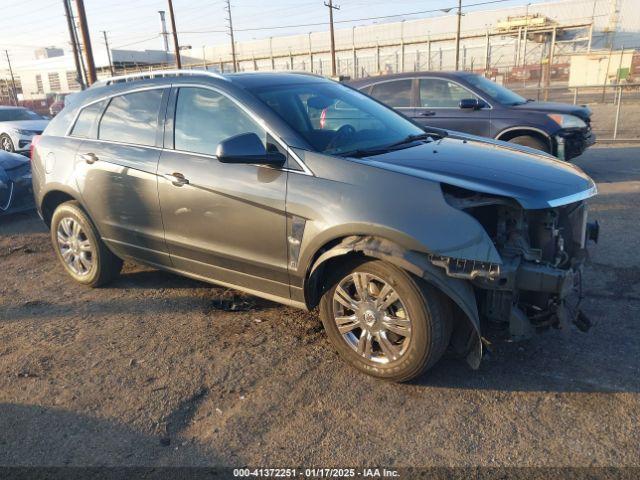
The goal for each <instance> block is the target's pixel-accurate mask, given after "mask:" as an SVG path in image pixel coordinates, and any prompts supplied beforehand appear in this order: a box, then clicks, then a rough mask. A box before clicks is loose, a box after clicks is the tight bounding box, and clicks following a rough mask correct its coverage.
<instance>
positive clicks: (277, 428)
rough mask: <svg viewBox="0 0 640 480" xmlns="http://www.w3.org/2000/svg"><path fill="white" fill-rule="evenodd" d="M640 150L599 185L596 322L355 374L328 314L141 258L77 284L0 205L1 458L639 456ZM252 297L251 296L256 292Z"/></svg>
mask: <svg viewBox="0 0 640 480" xmlns="http://www.w3.org/2000/svg"><path fill="white" fill-rule="evenodd" d="M639 156H640V149H639V148H606V149H604V148H596V149H591V150H590V151H588V152H587V153H586V154H585V155H584V156H583V157H581V158H580V159H578V160H577V162H576V163H578V164H579V165H581V166H582V167H583V168H584V169H585V170H586V171H587V172H588V173H589V174H591V175H592V176H593V177H594V178H595V179H596V180H597V182H598V184H599V189H600V195H599V197H597V198H596V199H594V200H593V201H592V212H593V213H592V215H591V218H597V219H598V220H599V221H600V223H601V229H602V230H601V238H600V243H599V245H597V246H595V247H594V248H592V252H593V255H592V260H591V263H590V265H589V266H588V268H587V272H586V278H585V289H586V297H587V298H586V299H585V301H584V304H583V305H584V310H585V312H586V313H587V314H588V315H589V316H590V317H591V319H592V320H593V321H594V322H595V326H594V328H592V330H591V331H590V332H589V333H587V334H583V333H580V332H578V331H577V330H575V329H572V330H571V331H560V332H558V331H550V332H547V333H544V334H541V335H539V336H536V337H535V338H534V339H532V340H531V341H528V342H525V343H521V344H503V345H499V346H496V347H495V349H494V351H493V353H492V354H490V355H489V356H488V357H487V358H485V359H484V361H483V363H482V365H481V368H480V370H479V371H472V370H470V369H469V368H468V367H467V366H466V364H464V363H463V362H461V361H459V360H453V359H448V360H443V361H441V362H440V363H439V364H438V365H437V366H436V367H435V369H434V370H432V371H431V372H430V373H428V374H427V375H426V376H424V377H423V378H421V379H420V380H419V381H417V382H414V383H412V384H403V385H398V384H390V383H385V382H382V381H378V380H374V379H372V378H369V377H366V376H364V375H361V374H358V373H356V372H355V371H354V370H352V369H351V368H349V367H348V366H347V365H346V364H345V363H343V362H342V361H340V360H339V358H338V357H337V355H336V354H335V353H334V351H333V350H332V348H331V346H330V345H329V344H328V342H327V340H326V339H325V336H324V333H323V330H322V328H321V325H320V322H319V320H318V318H317V316H316V315H315V314H314V313H305V312H301V311H297V310H294V309H290V308H287V307H282V306H279V305H275V304H272V303H268V302H264V301H261V300H257V299H254V298H252V297H241V298H239V299H236V301H237V303H238V304H239V305H240V306H241V307H247V306H249V307H250V308H249V309H248V310H245V311H239V312H229V311H223V310H220V309H219V308H217V306H218V305H219V302H218V300H219V299H220V298H221V297H223V298H229V296H231V295H233V293H232V292H227V291H225V289H221V288H215V287H211V286H209V285H206V284H203V283H199V282H195V281H191V280H187V279H183V278H180V277H177V276H174V275H171V274H168V273H163V272H158V271H154V270H150V269H147V268H142V267H138V266H135V265H130V264H127V265H126V267H125V270H124V273H123V275H122V276H121V278H120V279H119V280H118V281H116V282H115V283H114V284H112V285H110V286H109V287H108V288H101V289H96V290H91V289H88V288H84V287H81V286H79V285H76V284H74V283H73V282H72V281H71V280H70V278H69V277H67V276H66V275H65V274H64V273H63V271H62V268H61V267H60V266H59V265H58V264H57V263H56V260H55V258H54V255H53V252H52V249H51V247H50V244H49V237H48V233H47V232H46V230H45V229H44V227H43V225H42V223H41V222H40V220H39V219H38V218H37V217H36V216H35V215H34V214H28V215H27V214H25V215H15V216H12V217H9V218H2V219H0V274H1V276H2V279H1V280H0V465H49V466H51V465H233V466H237V465H243V464H249V465H252V466H296V465H302V466H312V465H315V466H323V467H328V466H336V467H342V466H355V465H361V466H362V465H364V466H375V465H380V466H390V467H401V466H434V465H437V466H475V465H491V466H595V465H598V466H631V465H633V466H640V443H639V442H638V439H639V438H640V429H639V426H638V425H639V421H640V418H639V417H640V344H639V342H638V335H639V334H640V326H639V323H638V318H640V255H639V254H638V252H640V228H639V227H638V225H640V209H638V205H639V204H640V158H638V157H639ZM243 300H246V301H247V304H245V303H243Z"/></svg>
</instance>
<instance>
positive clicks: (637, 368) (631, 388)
mask: <svg viewBox="0 0 640 480" xmlns="http://www.w3.org/2000/svg"><path fill="white" fill-rule="evenodd" d="M599 338H600V337H599V336H598V334H597V333H595V332H594V333H587V334H584V333H581V332H577V331H575V332H574V331H572V332H568V333H560V332H554V331H550V332H546V333H543V334H540V335H536V336H534V337H533V338H532V339H530V340H528V341H524V342H518V343H506V342H505V343H501V344H494V345H492V351H491V352H489V351H487V350H486V349H485V353H484V356H483V360H482V363H481V364H480V368H479V369H478V370H475V371H474V370H472V369H471V368H470V367H469V366H468V365H467V363H466V362H465V360H464V359H458V358H451V357H449V358H447V357H445V358H443V359H442V360H441V361H440V362H438V363H437V364H436V365H435V366H434V367H433V368H432V369H431V370H430V371H428V372H426V373H425V374H424V375H422V376H421V377H419V378H418V379H416V380H415V381H414V382H413V384H414V385H418V386H423V387H432V388H433V387H437V388H459V389H471V390H494V391H504V392H557V393H569V392H576V393H578V392H591V393H623V392H628V393H638V392H640V375H639V373H640V365H639V361H638V348H637V347H635V346H633V345H631V342H629V343H628V344H616V343H615V342H609V341H605V342H599V341H598V340H599Z"/></svg>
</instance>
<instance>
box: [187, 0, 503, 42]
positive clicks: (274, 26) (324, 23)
mask: <svg viewBox="0 0 640 480" xmlns="http://www.w3.org/2000/svg"><path fill="white" fill-rule="evenodd" d="M511 1H513V0H489V1H484V2H477V3H470V4H468V5H463V7H476V6H480V5H490V4H494V3H504V2H511ZM451 8H456V7H451ZM445 10H447V9H446V8H435V9H432V10H420V11H417V12H406V13H396V14H393V15H380V16H377V17H363V18H352V19H350V20H336V21H335V22H333V23H352V22H364V21H367V20H382V19H386V18H397V17H408V16H411V15H421V14H424V13H435V12H442V11H445ZM328 23H329V22H316V23H301V24H292V25H273V26H270V27H255V28H236V29H235V31H236V32H255V31H259V30H278V29H282V28H298V27H318V26H322V25H327V24H328ZM180 33H185V34H187V33H188V34H199V33H224V31H221V30H191V31H187V30H185V31H181V32H180Z"/></svg>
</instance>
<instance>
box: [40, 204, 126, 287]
mask: <svg viewBox="0 0 640 480" xmlns="http://www.w3.org/2000/svg"><path fill="white" fill-rule="evenodd" d="M51 242H52V243H53V248H54V249H55V251H56V254H57V256H58V259H59V260H60V263H62V266H63V267H64V268H65V270H66V271H67V273H68V274H69V275H71V277H73V279H74V280H75V281H77V282H79V283H82V284H83V285H88V286H90V287H98V286H100V285H104V284H105V283H107V282H109V281H111V280H113V278H115V277H116V276H117V275H118V274H119V273H120V270H121V269H122V260H121V259H120V258H118V257H116V256H115V255H114V254H113V253H111V251H110V250H109V249H108V248H107V247H106V245H105V244H104V242H103V241H102V240H101V239H100V236H99V235H98V232H97V230H96V229H95V227H94V226H93V223H92V222H91V220H90V219H89V217H88V216H87V214H86V213H85V212H84V210H82V208H81V207H80V204H78V202H76V201H70V202H65V203H63V204H61V205H60V206H58V208H56V210H55V212H54V213H53V217H52V219H51Z"/></svg>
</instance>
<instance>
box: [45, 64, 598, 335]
mask: <svg viewBox="0 0 640 480" xmlns="http://www.w3.org/2000/svg"><path fill="white" fill-rule="evenodd" d="M229 77H230V78H229V80H217V79H213V78H210V77H204V76H203V77H198V76H192V77H189V78H185V79H182V78H180V80H179V83H180V84H182V85H184V84H187V85H201V86H209V87H213V88H215V89H217V90H218V91H220V92H223V93H225V94H226V95H228V96H230V97H231V98H233V99H235V100H236V101H238V102H240V103H242V104H243V105H244V106H245V107H246V108H247V109H249V110H250V111H252V112H253V113H254V114H255V116H256V117H257V118H259V119H260V120H261V122H262V123H263V124H264V125H267V126H268V127H269V128H270V130H271V131H272V132H273V134H274V136H275V137H276V138H277V139H279V140H280V141H281V142H282V143H283V144H284V145H286V146H288V147H289V149H290V150H289V152H290V153H289V155H290V157H291V155H294V154H297V156H298V157H299V158H300V160H301V161H302V162H303V164H302V166H306V168H307V169H308V172H305V171H302V170H301V167H300V166H297V161H293V159H292V158H290V159H289V161H288V163H287V164H286V165H285V168H283V169H281V170H278V169H274V168H272V167H266V166H255V165H228V164H227V165H223V164H221V163H219V162H218V161H217V159H215V157H206V156H197V155H185V154H184V153H181V152H175V151H172V150H171V148H170V144H169V143H168V140H169V139H170V133H169V130H170V126H171V122H170V121H169V122H168V123H167V124H166V127H165V128H166V129H165V132H164V140H163V142H162V144H161V145H160V144H159V145H156V146H154V147H132V146H129V145H122V144H119V143H118V142H94V141H88V140H78V139H74V138H71V137H68V136H67V133H68V129H69V126H70V125H71V123H72V121H73V119H74V118H75V116H76V115H77V112H78V111H79V108H80V107H81V106H83V105H86V104H87V103H89V102H91V101H94V100H98V99H100V98H103V97H105V96H113V95H116V94H119V93H124V92H127V91H130V90H133V89H140V88H152V87H159V86H163V87H170V86H171V85H172V83H175V79H171V78H161V79H152V80H143V81H137V82H132V83H118V84H115V85H112V86H102V87H96V88H91V89H89V90H87V91H86V92H82V93H80V94H77V95H74V97H73V99H71V101H70V102H68V105H66V106H65V109H64V110H63V111H62V112H61V113H60V114H59V115H58V116H57V117H56V118H55V119H54V120H53V121H52V122H51V123H50V124H49V127H48V128H47V130H46V131H45V133H44V135H43V137H42V139H41V141H40V143H39V145H38V146H37V148H36V151H35V154H34V158H33V163H34V192H35V196H36V203H37V205H38V208H39V210H40V211H41V212H42V213H43V214H44V216H45V220H47V215H48V214H50V213H51V212H48V210H47V205H48V203H47V199H48V198H49V199H50V198H53V197H51V195H56V194H57V192H65V194H66V195H68V196H70V197H72V198H75V199H77V200H78V201H80V203H81V204H82V205H83V206H84V207H85V208H86V209H87V210H88V211H89V213H90V216H91V217H92V218H93V219H94V221H95V222H96V227H97V228H98V230H99V232H100V235H101V236H102V237H103V238H107V239H109V240H110V242H109V245H110V247H111V248H112V249H114V251H116V253H118V254H122V255H123V256H126V257H129V258H135V259H137V260H139V261H142V262H146V263H149V264H152V265H156V266H160V267H162V268H166V269H168V270H172V271H176V272H179V273H182V274H185V275H188V276H191V277H195V278H200V279H203V280H207V281H212V282H214V283H220V284H223V285H228V286H232V287H236V288H240V289H243V290H246V291H248V292H250V293H253V294H256V295H260V296H263V297H266V298H269V299H273V300H276V301H280V302H282V303H286V304H290V305H294V306H297V307H301V308H308V307H310V306H313V305H312V304H311V303H310V298H309V292H308V291H307V289H306V281H307V279H308V277H309V274H310V271H311V268H312V266H313V264H314V259H316V258H317V257H318V255H320V254H321V253H322V252H323V251H326V249H328V248H330V247H331V246H332V245H335V243H336V242H337V241H340V240H341V239H344V238H345V237H348V236H354V235H355V236H360V237H367V238H381V239H385V241H388V242H391V243H392V244H393V245H396V246H397V249H398V251H400V252H403V253H402V255H403V259H402V261H404V262H409V263H410V264H412V265H415V268H416V269H417V270H416V271H420V272H425V270H426V269H425V268H424V262H425V260H426V259H427V255H428V254H436V255H443V256H450V257H454V258H461V259H468V260H477V261H481V262H494V263H500V262H501V259H500V256H499V254H498V252H497V251H496V249H495V247H494V245H493V242H492V241H491V239H490V238H489V236H488V235H487V233H486V232H485V230H484V228H483V227H482V226H481V225H480V224H479V223H478V222H477V221H476V220H475V219H474V218H473V217H471V216H470V215H468V214H466V213H464V212H462V211H460V210H458V209H455V208H453V207H451V206H450V205H448V204H447V202H446V201H445V199H444V197H443V194H442V190H441V186H440V185H441V182H442V183H449V184H453V185H458V186H462V187H465V188H475V189H478V190H480V191H484V192H491V193H497V194H500V195H505V196H509V197H512V198H515V199H517V200H518V201H519V202H520V203H521V204H522V205H523V206H524V207H525V208H543V207H545V206H548V202H549V201H550V200H552V199H553V198H554V197H556V196H567V195H572V194H579V193H580V192H584V191H585V188H586V187H587V186H589V185H592V182H591V180H590V179H589V178H588V177H586V175H584V174H583V173H582V172H581V171H580V170H579V169H578V168H577V167H573V166H570V165H566V164H562V163H560V162H556V161H554V160H550V159H549V157H548V156H541V155H534V154H532V151H531V150H529V149H519V148H513V147H510V148H506V147H505V146H504V145H503V144H502V143H501V142H495V141H482V142H481V141H478V140H477V138H474V137H468V138H467V139H456V138H451V139H444V140H442V141H438V142H430V143H427V144H423V145H422V146H415V147H412V148H407V149H405V150H401V151H396V152H393V153H389V154H386V155H380V156H376V157H372V158H368V159H367V158H365V159H359V160H358V159H346V158H341V157H333V156H328V155H323V154H320V153H316V152H313V151H311V147H310V145H308V144H307V143H306V141H305V140H304V139H303V138H301V136H300V135H298V134H297V133H296V132H295V131H294V130H292V129H291V128H290V127H289V126H288V125H287V124H286V123H285V122H284V121H283V120H282V119H281V118H280V117H279V116H278V115H277V114H275V113H274V112H273V111H272V110H270V109H269V108H268V107H266V105H264V104H263V103H262V102H260V101H259V100H258V99H257V98H256V97H254V96H253V95H252V94H250V93H249V92H248V91H247V89H246V87H248V86H250V85H251V84H252V82H254V83H255V82H260V81H267V80H265V77H264V74H255V75H244V76H241V75H237V76H229ZM268 81H276V82H290V83H291V82H307V81H309V82H319V81H328V80H324V79H319V78H316V77H311V76H303V75H293V74H283V75H271V76H270V78H269V79H268ZM167 129H169V130H167ZM89 146H90V147H91V151H92V152H93V153H95V154H96V155H97V156H98V157H99V158H100V160H99V161H98V162H95V163H94V164H92V165H89V164H86V163H83V160H82V157H80V155H83V154H84V153H87V152H85V150H87V147H89ZM294 152H295V153H294ZM50 154H53V155H55V158H56V160H55V168H52V169H50V170H48V171H47V170H45V168H44V159H45V158H46V157H47V156H48V155H50ZM76 154H78V155H76ZM156 162H159V163H156ZM518 162H521V166H519V167H514V165H518ZM178 167H179V168H180V172H181V173H183V174H185V176H186V177H187V178H188V179H189V180H190V182H191V183H190V184H187V185H182V186H175V185H172V184H171V182H170V181H169V180H167V178H166V177H165V174H167V173H169V172H172V171H174V170H175V168H178ZM154 172H155V173H154ZM294 226H295V227H294ZM163 236H164V241H163ZM296 242H298V243H299V244H296ZM287 246H289V247H290V248H288V249H287ZM292 246H295V248H291V247H292ZM378 254H379V255H383V254H384V252H382V253H380V252H378ZM293 257H295V258H293ZM389 258H391V259H392V260H393V261H396V262H400V263H401V261H400V259H399V258H398V257H397V256H396V257H394V256H389ZM440 273H441V276H442V277H443V279H442V282H443V284H446V285H448V286H449V289H450V291H451V292H453V291H455V290H460V289H459V288H458V287H456V286H455V285H456V284H457V283H459V282H460V281H459V280H457V279H452V278H448V277H446V276H444V275H443V274H442V272H440ZM425 275H426V273H425ZM443 290H444V291H445V292H446V291H447V288H443ZM468 290H470V289H468ZM449 295H450V296H454V294H453V293H449ZM454 300H455V299H454ZM456 301H457V303H459V304H464V303H469V302H473V301H474V300H473V297H472V295H471V298H469V294H468V292H467V293H466V294H465V293H460V298H459V299H458V300H456ZM475 317H476V318H472V319H471V320H472V322H473V323H474V325H475V326H476V327H477V311H476V313H475Z"/></svg>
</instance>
